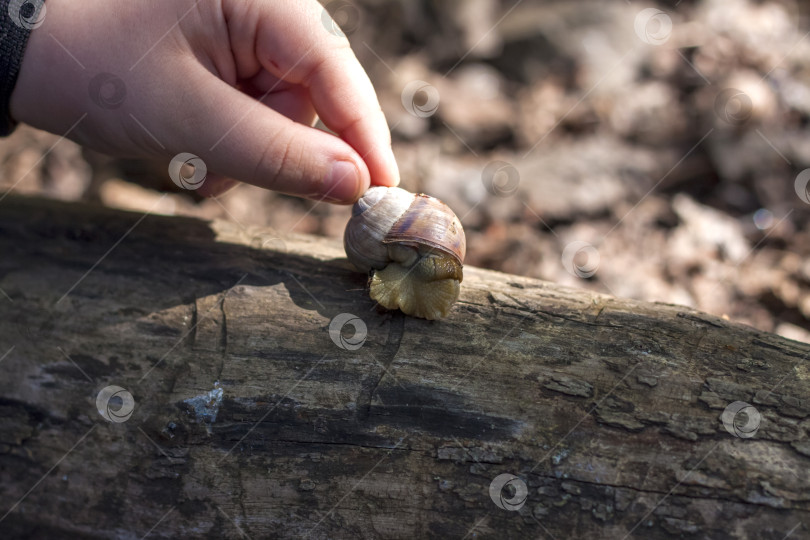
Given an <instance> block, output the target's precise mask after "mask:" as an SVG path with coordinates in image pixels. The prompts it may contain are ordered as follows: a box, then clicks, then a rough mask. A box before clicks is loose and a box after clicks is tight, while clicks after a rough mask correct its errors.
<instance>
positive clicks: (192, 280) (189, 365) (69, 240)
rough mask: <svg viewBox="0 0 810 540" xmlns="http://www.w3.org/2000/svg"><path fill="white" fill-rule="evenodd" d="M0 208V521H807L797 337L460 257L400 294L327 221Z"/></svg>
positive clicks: (682, 528) (774, 529)
mask: <svg viewBox="0 0 810 540" xmlns="http://www.w3.org/2000/svg"><path fill="white" fill-rule="evenodd" d="M0 230H1V232H0V253H1V254H2V255H1V256H0V289H2V291H0V322H1V326H0V355H2V360H0V367H2V370H3V374H4V375H3V377H2V380H0V409H1V412H2V413H1V414H0V423H1V424H0V478H2V483H0V493H2V497H0V500H2V507H0V513H2V520H0V531H2V536H3V537H4V538H20V537H30V538H57V537H72V538H83V537H86V538H102V537H104V538H113V537H120V538H141V537H143V536H144V535H146V536H148V537H151V538H183V537H211V538H239V537H250V538H300V537H308V538H409V539H410V538H419V537H428V536H430V537H441V538H464V537H466V538H474V537H480V538H524V537H526V538H529V537H531V538H557V539H562V538H623V537H630V538H659V537H660V538H670V537H673V538H675V537H693V538H758V539H770V538H773V539H781V538H785V537H786V536H789V537H790V538H808V537H810V489H808V485H810V474H809V473H808V471H810V437H809V436H808V434H809V432H810V402H808V398H809V397H810V363H809V362H808V358H809V357H810V345H807V344H802V343H798V342H794V341H789V340H786V339H783V338H781V337H778V336H775V335H773V334H769V333H766V332H760V331H757V330H754V329H752V328H750V327H746V326H743V325H740V324H736V323H733V322H729V321H726V320H723V319H720V318H718V317H714V316H711V315H707V314H703V313H699V312H696V311H694V310H692V309H689V308H685V307H681V306H674V305H663V304H651V303H644V302H637V301H632V300H625V299H617V298H612V297H609V296H603V295H598V294H594V293H591V292H587V291H584V290H576V289H570V288H564V287H559V286H557V285H554V284H551V283H546V282H542V281H538V280H534V279H527V278H523V277H517V276H512V275H506V274H501V273H497V272H491V271H486V270H480V269H476V268H469V267H468V268H465V270H464V274H465V276H464V283H463V284H462V292H461V298H460V300H459V302H458V303H457V305H456V306H455V307H454V309H453V310H452V312H451V314H450V316H449V317H447V318H446V319H444V320H441V321H434V322H430V321H425V320H421V319H415V318H410V317H407V316H403V315H402V314H401V313H399V312H384V311H381V310H379V309H377V308H376V307H375V305H374V302H373V301H372V300H371V299H370V298H369V297H368V294H367V290H366V288H365V287H366V277H365V276H363V275H361V274H358V273H356V272H354V271H352V269H351V267H350V265H349V264H348V263H347V261H346V260H345V259H344V258H343V251H342V247H341V246H340V245H339V243H336V242H334V241H331V240H325V239H318V238H313V237H307V236H291V237H285V238H283V239H278V238H277V237H276V236H275V235H274V234H273V233H272V232H271V231H267V230H261V229H249V230H242V229H240V228H239V227H238V226H237V225H234V224H230V223H224V222H212V223H208V222H203V221H199V220H194V219H186V218H177V217H158V216H151V215H148V216H142V215H140V214H133V213H125V212H119V211H114V210H109V209H104V208H97V207H92V206H82V205H68V204H63V203H58V202H52V201H44V200H36V199H25V198H19V197H13V196H10V197H8V198H7V199H6V200H5V201H3V203H2V204H0ZM343 313H349V314H353V315H355V316H356V317H357V318H359V320H360V321H362V323H363V324H364V325H365V327H366V330H365V333H366V337H365V341H364V342H362V340H361V339H360V338H361V337H362V334H363V331H362V330H363V329H362V326H363V325H362V324H360V323H358V322H357V321H356V320H355V321H353V322H350V323H347V324H346V325H345V326H344V331H343V333H342V334H339V335H338V334H332V335H330V331H329V328H330V322H331V321H333V320H335V317H336V316H338V315H340V314H343ZM344 318H346V317H344ZM340 320H341V319H337V321H338V323H339V322H340ZM338 323H335V324H338ZM353 325H357V326H360V329H359V334H354V335H353V333H352V327H353ZM341 336H342V339H343V341H341V339H340V338H341ZM332 338H335V339H334V340H333V339H332ZM336 343H337V344H336ZM341 343H342V344H343V348H341V347H340V346H338V344H341ZM358 346H359V348H358ZM112 385H115V386H118V387H120V388H121V389H123V390H124V392H129V393H130V394H131V395H132V397H133V404H134V409H133V410H132V412H131V416H129V417H128V418H126V412H127V409H128V407H127V402H126V399H125V397H126V393H121V392H120V391H119V393H118V394H117V396H116V397H112V398H110V399H106V397H109V396H110V394H111V393H114V391H108V392H107V393H106V394H103V393H102V398H101V400H102V402H103V403H102V412H105V413H106V414H107V415H108V417H110V418H111V419H112V420H113V421H108V420H107V419H105V417H104V416H103V415H102V414H101V413H100V412H99V411H98V410H97V400H98V399H99V393H100V392H101V391H102V389H104V388H106V387H109V386H112ZM105 396H106V397H105ZM105 400H106V401H105ZM736 401H740V402H745V403H747V404H750V405H751V406H752V408H749V409H748V410H747V411H744V412H743V413H741V414H740V415H738V416H737V418H736V421H737V423H736V424H735V425H736V426H737V427H738V428H739V429H744V428H746V427H748V428H751V427H752V426H753V422H754V420H755V419H756V416H757V413H759V415H760V416H761V421H760V422H759V425H758V430H756V431H755V433H753V436H752V437H744V436H735V435H734V434H733V432H734V429H731V430H729V429H726V427H725V426H724V424H723V422H722V421H721V414H722V413H723V411H724V409H726V407H728V406H729V405H730V404H732V403H733V402H736ZM746 412H747V416H746V414H745V413H746ZM116 414H118V415H119V416H121V417H116V416H115V415H116ZM746 418H747V419H748V422H747V426H746V425H743V424H746ZM753 427H756V426H753ZM730 428H731V426H730ZM750 434H751V433H742V435H750ZM504 473H509V474H513V475H515V476H516V477H517V479H516V480H513V481H512V482H511V483H510V484H509V485H508V486H506V487H504V488H503V489H502V490H497V489H496V493H495V494H496V495H497V496H496V499H493V498H492V497H491V496H490V492H489V491H490V486H491V484H492V483H493V481H494V480H495V478H496V477H498V476H499V475H501V474H504ZM521 482H522V483H524V484H525V485H526V487H527V493H526V495H525V501H524V504H523V505H522V507H520V508H519V509H517V510H508V509H504V508H501V507H499V506H498V504H496V502H495V500H497V501H498V502H501V501H503V500H505V501H506V502H507V503H508V502H509V501H514V503H515V506H520V504H519V502H520V501H519V499H520V498H521V493H520V489H519V488H520V484H521ZM510 486H511V487H510ZM496 488H497V486H496ZM514 490H517V491H514ZM501 504H502V505H503V506H504V507H507V508H508V504H506V503H503V502H501Z"/></svg>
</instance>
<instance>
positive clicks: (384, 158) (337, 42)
mask: <svg viewBox="0 0 810 540" xmlns="http://www.w3.org/2000/svg"><path fill="white" fill-rule="evenodd" d="M226 4H227V3H226ZM237 4H240V5H239V6H238V7H236V6H234V7H233V11H241V12H245V11H246V12H247V13H241V14H234V15H241V17H242V18H240V17H239V16H232V17H229V18H228V26H229V29H231V40H232V41H233V40H234V39H237V40H239V41H241V42H242V43H243V44H247V43H249V44H250V45H253V44H254V43H255V50H254V51H253V52H254V53H255V56H256V60H257V61H258V62H259V63H260V64H261V66H262V67H263V68H264V69H266V70H267V71H268V72H270V73H271V74H272V75H274V76H276V77H278V78H279V79H282V80H285V81H288V82H291V83H295V84H300V85H302V86H304V87H306V88H307V89H308V91H309V95H310V99H311V100H312V104H313V106H314V107H315V111H316V112H317V113H318V116H320V118H321V120H322V121H323V123H324V124H325V125H326V126H327V127H328V128H329V129H331V130H332V131H334V132H335V133H337V134H338V136H340V138H341V139H343V140H344V141H346V142H347V143H348V144H349V145H350V146H351V147H352V148H354V149H355V150H356V151H357V153H358V154H360V156H361V157H362V158H363V160H364V161H365V162H366V164H367V165H368V169H369V173H370V176H371V183H372V184H376V185H386V186H394V185H397V184H398V183H399V169H398V167H397V164H396V161H395V160H394V154H393V152H392V151H391V133H390V131H389V129H388V124H387V123H386V120H385V116H384V115H383V112H382V109H381V108H380V104H379V101H378V100H377V95H376V93H375V92H374V87H373V86H372V84H371V81H370V80H369V78H368V75H367V74H366V72H365V70H364V69H363V67H362V66H361V65H360V62H359V61H358V60H357V57H356V56H355V55H354V53H353V52H352V49H351V46H350V45H349V41H348V40H347V39H346V37H345V36H341V35H339V34H338V33H336V32H330V31H329V29H328V24H324V21H326V22H327V23H331V19H330V18H326V17H325V15H324V8H323V7H321V5H320V4H319V3H318V2H316V1H315V0H299V1H296V2H267V1H261V2H256V3H250V4H249V5H250V6H251V7H249V8H247V9H245V8H244V5H245V3H244V2H237ZM245 17H246V19H245ZM240 19H241V20H240ZM234 30H236V33H235V32H234ZM245 30H248V31H247V32H246V31H245ZM249 30H253V32H250V31H249ZM239 36H241V38H240V37H239ZM236 49H237V47H234V50H236Z"/></svg>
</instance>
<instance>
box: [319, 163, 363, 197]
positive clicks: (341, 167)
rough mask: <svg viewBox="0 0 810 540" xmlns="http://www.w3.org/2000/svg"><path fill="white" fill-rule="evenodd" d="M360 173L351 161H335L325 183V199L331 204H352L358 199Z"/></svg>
mask: <svg viewBox="0 0 810 540" xmlns="http://www.w3.org/2000/svg"><path fill="white" fill-rule="evenodd" d="M359 184H360V172H359V171H358V170H357V166H356V165H355V164H354V163H352V162H351V161H335V162H334V163H333V164H332V169H331V170H330V171H329V174H327V175H326V178H325V179H324V181H323V188H324V194H323V199H324V200H326V201H330V202H342V203H346V202H350V201H354V200H355V199H357V195H358V193H357V192H358V191H359Z"/></svg>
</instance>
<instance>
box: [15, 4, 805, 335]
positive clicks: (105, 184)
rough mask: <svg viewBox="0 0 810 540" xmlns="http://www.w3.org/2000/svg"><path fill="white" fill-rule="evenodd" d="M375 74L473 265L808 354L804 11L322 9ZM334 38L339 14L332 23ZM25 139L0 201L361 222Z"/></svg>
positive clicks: (250, 190) (409, 164) (286, 224)
mask: <svg viewBox="0 0 810 540" xmlns="http://www.w3.org/2000/svg"><path fill="white" fill-rule="evenodd" d="M323 3H324V5H325V6H326V8H327V9H328V11H329V12H330V13H331V14H332V16H333V18H334V20H335V21H337V22H338V23H339V24H340V27H341V28H342V30H343V31H344V32H345V33H346V35H348V37H349V39H350V41H351V42H352V45H353V47H354V50H355V53H356V54H357V56H358V58H359V59H360V61H361V63H362V64H363V66H365V68H366V70H367V71H368V73H369V75H370V77H371V79H372V81H373V83H374V85H375V87H376V89H377V91H378V94H379V98H380V101H381V103H382V107H383V110H384V111H385V114H386V116H387V118H388V122H389V125H390V127H391V132H392V137H393V141H394V152H395V154H396V156H397V159H398V161H399V164H400V168H401V171H402V177H403V187H405V188H407V189H410V190H413V191H423V192H426V193H428V194H431V195H434V196H437V197H440V198H442V199H443V200H444V201H445V202H447V203H448V204H449V205H450V206H451V207H452V208H453V209H454V210H455V212H456V213H457V214H458V216H459V217H460V218H461V219H462V223H463V224H464V227H465V230H466V232H467V245H468V256H467V261H466V263H467V264H471V265H475V266H480V267H484V268H491V269H495V270H501V271H504V272H510V273H515V274H520V275H525V276H531V277H535V278H540V279H544V280H548V281H553V282H557V283H561V284H565V285H570V286H576V287H584V288H588V289H592V290H595V291H599V292H602V293H608V294H612V295H616V296H623V297H631V298H637V299H641V300H650V301H660V302H667V303H675V304H683V305H687V306H692V307H695V308H698V309H701V310H704V311H708V312H710V313H713V314H716V315H718V316H725V317H728V318H730V319H732V320H736V321H741V322H744V323H747V324H750V325H752V326H754V327H756V328H759V329H762V330H768V331H774V332H776V333H779V334H781V335H784V336H786V337H789V338H792V339H797V340H801V341H806V342H810V258H808V254H810V190H808V181H810V170H808V172H806V173H803V171H805V169H808V168H810V129H808V120H809V119H810V61H808V59H810V36H808V33H809V32H808V31H809V30H810V5H808V3H806V2H802V3H796V2H791V1H753V0H695V1H689V0H683V1H679V2H661V3H658V4H651V3H641V2H638V1H633V2H631V1H616V2H610V3H607V2H597V1H584V0H565V1H562V0H561V1H550V2H540V1H536V0H522V1H518V0H353V1H351V2H345V1H332V2H328V1H326V0H324V1H323ZM325 24H328V18H327V19H326V21H325ZM166 166H167V163H162V164H150V163H144V162H136V161H131V160H120V159H112V158H109V157H106V156H103V155H100V154H97V153H94V152H92V151H88V150H84V149H82V148H80V147H78V146H77V145H75V144H73V143H72V142H70V141H66V140H62V141H60V140H59V138H58V137H56V136H54V135H50V134H46V133H43V132H39V131H36V130H33V129H30V128H27V127H21V128H19V129H18V130H17V131H16V132H15V133H14V135H13V136H12V137H10V138H8V139H6V140H2V141H1V142H0V191H5V190H9V189H12V188H13V190H14V191H15V192H16V193H21V194H32V195H40V196H46V197H52V198H57V199H62V200H68V201H78V200H81V201H90V202H95V203H100V204H104V205H107V206H111V207H116V208H123V209H128V210H135V211H140V212H145V211H148V210H149V209H151V208H153V206H154V205H155V203H156V202H157V201H158V199H159V197H160V195H161V193H162V192H164V191H170V192H172V194H171V195H170V196H168V197H166V198H165V199H163V200H162V201H160V203H159V204H158V206H157V207H156V211H157V212H158V213H163V214H175V215H185V216H195V217H200V218H204V219H211V218H219V219H225V220H231V221H234V222H236V223H237V224H238V225H239V226H240V227H244V228H250V227H255V226H265V227H272V228H273V229H275V230H276V231H278V233H279V234H282V235H283V234H288V233H311V234H317V235H325V236H329V237H334V238H341V237H342V234H343V228H344V226H345V223H346V221H347V219H348V216H349V213H350V209H349V208H348V207H338V206H332V205H329V204H323V203H321V204H317V203H314V202H311V201H304V200H300V199H295V198H292V197H287V196H283V195H278V194H274V193H270V192H267V191H264V190H261V189H258V188H254V187H252V186H247V185H242V186H239V187H238V188H236V189H235V190H233V191H231V192H228V193H227V194H225V195H223V196H221V197H219V198H216V199H205V200H203V199H200V198H198V197H195V195H194V193H193V192H181V190H180V189H179V188H177V187H176V186H175V185H174V184H173V183H172V181H171V180H170V178H169V176H168V174H167V169H166Z"/></svg>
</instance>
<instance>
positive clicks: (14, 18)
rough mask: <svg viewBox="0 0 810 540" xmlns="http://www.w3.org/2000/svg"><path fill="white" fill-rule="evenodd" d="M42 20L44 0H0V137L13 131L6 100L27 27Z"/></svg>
mask: <svg viewBox="0 0 810 540" xmlns="http://www.w3.org/2000/svg"><path fill="white" fill-rule="evenodd" d="M44 20H45V0H0V137H5V136H6V135H8V134H10V133H11V132H12V131H14V128H15V127H16V125H17V123H16V122H15V121H14V119H13V118H11V114H10V111H9V101H10V100H11V93H12V92H13V91H14V85H15V84H17V76H18V75H19V73H20V64H21V63H22V59H23V54H24V53H25V46H26V44H27V43H28V36H29V34H30V33H31V30H33V29H34V28H37V27H38V26H40V25H41V24H42V23H43V22H44Z"/></svg>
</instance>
